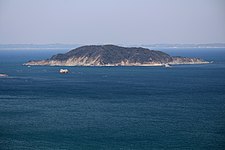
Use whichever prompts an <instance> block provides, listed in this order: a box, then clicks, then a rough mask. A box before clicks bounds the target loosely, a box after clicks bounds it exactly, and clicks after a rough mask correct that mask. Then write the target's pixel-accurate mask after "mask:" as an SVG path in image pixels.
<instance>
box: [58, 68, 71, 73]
mask: <svg viewBox="0 0 225 150" xmlns="http://www.w3.org/2000/svg"><path fill="white" fill-rule="evenodd" d="M59 72H60V73H62V74H64V73H69V70H68V69H60V70H59Z"/></svg>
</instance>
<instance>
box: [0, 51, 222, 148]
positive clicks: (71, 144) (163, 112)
mask: <svg viewBox="0 0 225 150" xmlns="http://www.w3.org/2000/svg"><path fill="white" fill-rule="evenodd" d="M161 50H163V51H165V52H167V53H169V54H171V55H180V56H189V57H200V58H203V59H206V60H209V61H214V63H212V64H205V65H176V66H173V67H171V68H163V67H48V66H31V67H27V66H23V65H22V64H23V63H24V62H26V61H28V60H32V59H45V58H49V57H50V56H51V55H53V54H56V53H59V52H65V51H67V50H66V49H65V50H64V49H53V50H47V49H46V50H43V49H40V50H0V73H6V74H8V75H9V76H8V77H6V78H0V149H1V150H36V149H37V150H39V149H43V150H50V149H52V150H61V149H63V150H66V149H68V150H86V149H87V150H89V149H90V150H94V149H96V150H99V149H100V150H101V149H102V150H114V149H115V150H139V149H140V150H149V149H203V150H206V149H210V150H216V149H221V150H222V149H225V49H221V48H214V49H213V48H211V49H210V48H207V49H200V48H198V49H166V48H165V49H161ZM61 68H66V69H69V70H70V73H69V74H59V73H58V71H59V69H61Z"/></svg>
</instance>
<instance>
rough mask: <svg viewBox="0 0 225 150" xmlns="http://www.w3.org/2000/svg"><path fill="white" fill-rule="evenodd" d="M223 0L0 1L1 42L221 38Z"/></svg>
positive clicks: (167, 41) (186, 41) (143, 41)
mask: <svg viewBox="0 0 225 150" xmlns="http://www.w3.org/2000/svg"><path fill="white" fill-rule="evenodd" d="M224 27H225V1H223V0H213V1H212V0H171V1H165V0H95V1H92V0H76V1H73V0H67V1H63V0H39V1H37V0H20V1H16V0H7V1H6V0H0V44H26V43H31V44H49V43H62V44H64V43H65V44H83V45H85V44H127V45H132V44H139V45H141V44H155V43H156V44H157V43H158V44H160V43H162V44H164V43H165V44H175V43H181V44H189V43H193V44H198V43H225V28H224Z"/></svg>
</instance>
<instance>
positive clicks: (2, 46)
mask: <svg viewBox="0 0 225 150" xmlns="http://www.w3.org/2000/svg"><path fill="white" fill-rule="evenodd" d="M79 46H81V44H60V43H56V44H0V49H10V50H13V49H15V50H17V49H22V50H26V49H27V50H31V49H37V50H39V49H72V48H77V47H79ZM121 46H124V45H123V44H122V45H121ZM125 46H129V47H139V46H141V47H147V48H225V43H208V44H144V45H137V44H135V45H125Z"/></svg>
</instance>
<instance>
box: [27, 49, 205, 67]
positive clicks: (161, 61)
mask: <svg viewBox="0 0 225 150" xmlns="http://www.w3.org/2000/svg"><path fill="white" fill-rule="evenodd" d="M204 63H209V62H207V61H204V60H202V59H198V58H187V57H179V56H178V57H172V56H170V55H168V54H166V53H164V52H161V51H155V50H149V49H146V48H141V47H121V46H116V45H91V46H82V47H79V48H76V49H74V50H71V51H69V52H67V53H65V54H57V55H54V56H52V57H51V58H50V59H47V60H32V61H29V62H27V63H25V64H24V65H48V66H164V65H165V64H204Z"/></svg>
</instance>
